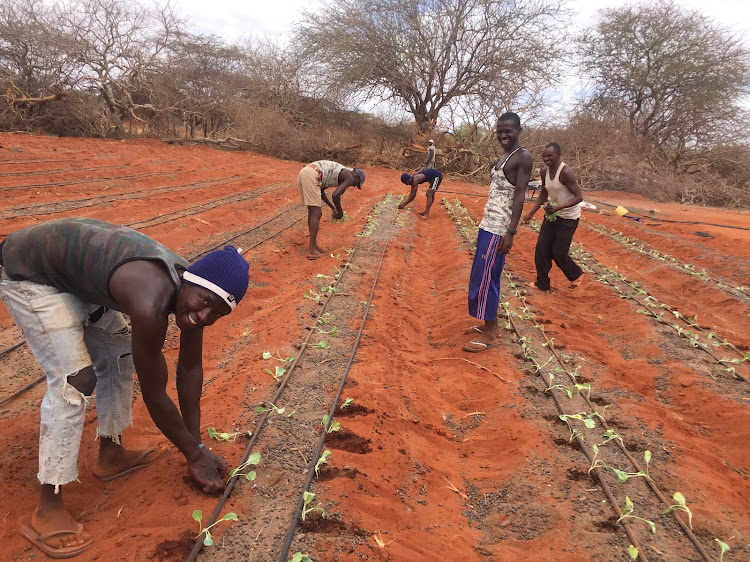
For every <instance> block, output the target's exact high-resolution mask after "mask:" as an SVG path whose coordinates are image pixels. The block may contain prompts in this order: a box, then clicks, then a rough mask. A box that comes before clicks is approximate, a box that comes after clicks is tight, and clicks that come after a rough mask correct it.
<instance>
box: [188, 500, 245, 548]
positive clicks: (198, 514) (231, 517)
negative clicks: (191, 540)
mask: <svg viewBox="0 0 750 562" xmlns="http://www.w3.org/2000/svg"><path fill="white" fill-rule="evenodd" d="M193 519H195V520H196V521H197V522H198V527H199V528H200V531H198V535H197V536H196V537H195V538H196V539H197V538H198V537H200V536H201V535H202V534H204V533H205V536H204V537H203V544H204V545H205V546H211V545H212V544H214V539H213V538H211V531H209V529H210V528H211V527H213V526H214V525H218V524H219V523H221V522H222V521H237V514H236V513H235V512H234V511H230V512H229V513H227V514H226V515H225V516H224V517H222V518H221V519H219V520H218V521H217V522H216V523H213V524H211V525H209V526H208V527H203V523H202V521H203V511H201V510H200V509H196V510H195V511H193Z"/></svg>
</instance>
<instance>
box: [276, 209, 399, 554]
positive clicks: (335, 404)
mask: <svg viewBox="0 0 750 562" xmlns="http://www.w3.org/2000/svg"><path fill="white" fill-rule="evenodd" d="M397 216H398V214H397V213H396V214H394V215H393V220H392V221H391V224H390V226H389V227H388V234H389V235H390V233H391V231H392V229H393V224H394V223H395V222H396V217H397ZM390 240H391V238H390V236H388V237H387V238H386V240H385V243H384V244H383V250H382V251H381V252H380V261H379V263H378V268H377V270H376V271H375V278H374V279H373V281H372V288H371V289H370V296H369V298H368V299H367V305H366V306H365V312H364V314H363V315H362V322H361V323H360V325H359V330H358V331H357V337H356V339H355V340H354V346H353V347H352V351H351V353H350V355H349V362H348V363H347V364H346V369H345V370H344V376H343V377H342V378H341V384H339V388H338V390H337V391H336V396H335V397H334V399H333V402H332V405H331V410H330V412H329V414H328V424H327V425H326V426H325V427H324V428H323V431H322V432H321V436H320V441H319V443H318V448H317V449H316V451H315V454H314V455H313V457H312V461H311V462H310V466H309V467H308V471H307V480H306V481H305V487H304V489H303V493H302V495H301V496H300V499H299V502H298V503H297V509H296V510H295V512H294V518H293V519H292V525H291V527H290V528H289V532H288V533H287V536H286V541H285V542H284V549H283V550H282V551H281V556H279V561H280V562H286V560H287V556H288V555H289V549H290V548H291V546H292V541H293V540H294V533H295V531H296V530H297V525H299V518H300V515H301V514H302V509H303V507H304V505H305V495H304V492H306V491H307V490H308V488H309V487H310V484H311V483H312V480H313V476H314V474H315V465H316V464H317V461H318V459H319V458H320V454H321V452H322V451H323V446H324V445H325V439H326V435H327V434H328V427H329V426H330V424H331V423H332V422H333V415H334V414H335V413H336V408H338V403H339V398H341V393H342V392H343V390H344V385H345V384H346V378H347V376H348V375H349V370H350V369H351V367H352V363H353V362H354V356H355V354H356V353H357V348H358V347H359V342H360V340H361V339H362V332H363V331H364V329H365V322H366V321H367V315H368V313H369V312H370V306H371V305H372V299H373V298H374V296H375V287H376V286H377V283H378V279H379V278H380V270H381V269H382V267H383V261H384V258H385V251H386V250H387V249H388V244H389V243H390ZM326 304H327V303H326ZM311 332H312V330H311Z"/></svg>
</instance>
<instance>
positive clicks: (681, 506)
mask: <svg viewBox="0 0 750 562" xmlns="http://www.w3.org/2000/svg"><path fill="white" fill-rule="evenodd" d="M672 498H673V499H674V501H675V502H677V503H675V504H674V505H670V506H669V507H668V508H667V509H666V510H665V511H664V513H665V514H666V513H672V512H673V511H684V512H685V513H687V514H688V523H689V524H690V530H691V531H692V530H693V512H692V511H690V508H689V507H688V506H687V505H685V496H683V495H682V494H681V493H680V492H675V493H674V495H673V496H672Z"/></svg>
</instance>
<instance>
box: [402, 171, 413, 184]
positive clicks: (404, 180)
mask: <svg viewBox="0 0 750 562" xmlns="http://www.w3.org/2000/svg"><path fill="white" fill-rule="evenodd" d="M410 181H411V176H410V175H409V174H407V173H406V172H404V173H403V174H401V183H409V182H410Z"/></svg>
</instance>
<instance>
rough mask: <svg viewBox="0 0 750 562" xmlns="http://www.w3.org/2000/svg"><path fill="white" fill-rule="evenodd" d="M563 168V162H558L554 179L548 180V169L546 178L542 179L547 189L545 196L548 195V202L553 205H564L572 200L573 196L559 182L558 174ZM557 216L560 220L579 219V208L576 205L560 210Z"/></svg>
mask: <svg viewBox="0 0 750 562" xmlns="http://www.w3.org/2000/svg"><path fill="white" fill-rule="evenodd" d="M564 167H565V162H560V165H559V166H558V167H557V173H556V174H555V177H554V179H550V177H549V168H547V176H546V177H545V179H544V187H545V188H546V189H547V195H549V198H548V201H550V202H552V203H553V204H554V205H564V204H565V203H567V202H568V201H570V200H571V199H573V194H572V193H571V192H570V190H569V189H568V188H567V187H565V186H564V185H563V184H562V182H561V181H560V172H562V169H563V168H564ZM557 216H558V217H560V218H562V219H577V218H580V217H581V207H579V206H578V205H573V206H572V207H568V208H567V209H563V210H561V211H560V212H559V213H558V214H557Z"/></svg>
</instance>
